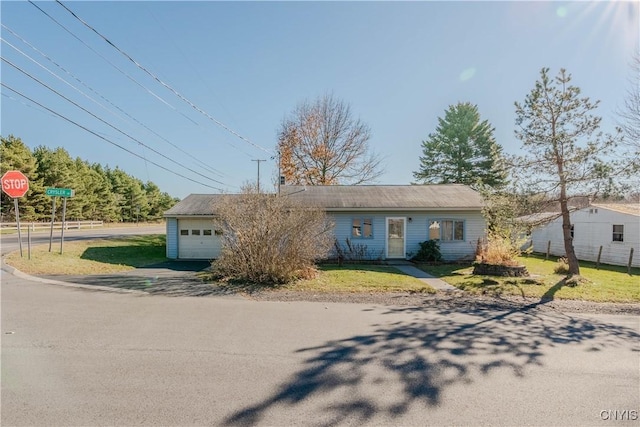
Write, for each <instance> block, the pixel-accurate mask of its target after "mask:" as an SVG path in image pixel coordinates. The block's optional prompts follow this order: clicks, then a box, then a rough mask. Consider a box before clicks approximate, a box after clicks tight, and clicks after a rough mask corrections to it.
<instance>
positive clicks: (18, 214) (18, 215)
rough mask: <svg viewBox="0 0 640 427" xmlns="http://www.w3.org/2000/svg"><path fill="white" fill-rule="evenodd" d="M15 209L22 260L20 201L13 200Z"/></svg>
mask: <svg viewBox="0 0 640 427" xmlns="http://www.w3.org/2000/svg"><path fill="white" fill-rule="evenodd" d="M13 207H14V209H15V211H16V223H18V244H19V245H20V258H22V233H21V230H20V211H19V210H18V199H17V198H16V199H13Z"/></svg>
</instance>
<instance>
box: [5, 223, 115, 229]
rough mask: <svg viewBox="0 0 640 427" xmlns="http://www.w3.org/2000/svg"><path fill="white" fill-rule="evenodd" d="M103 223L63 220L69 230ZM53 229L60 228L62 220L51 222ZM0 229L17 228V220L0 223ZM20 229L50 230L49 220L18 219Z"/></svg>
mask: <svg viewBox="0 0 640 427" xmlns="http://www.w3.org/2000/svg"><path fill="white" fill-rule="evenodd" d="M103 225H104V222H103V221H65V224H64V229H65V230H71V229H77V230H80V229H82V228H96V227H102V226H103ZM53 228H54V229H58V230H60V229H62V221H58V222H54V223H53ZM0 229H2V230H17V229H18V223H17V222H3V223H0ZM20 230H31V231H36V230H51V222H24V221H20Z"/></svg>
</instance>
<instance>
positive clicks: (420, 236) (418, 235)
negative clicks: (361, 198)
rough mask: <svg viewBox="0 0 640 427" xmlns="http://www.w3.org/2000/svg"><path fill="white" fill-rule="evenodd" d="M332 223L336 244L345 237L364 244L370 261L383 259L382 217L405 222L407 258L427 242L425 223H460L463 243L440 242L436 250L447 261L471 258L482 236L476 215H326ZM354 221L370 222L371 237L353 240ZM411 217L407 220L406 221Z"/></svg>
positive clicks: (482, 228)
mask: <svg viewBox="0 0 640 427" xmlns="http://www.w3.org/2000/svg"><path fill="white" fill-rule="evenodd" d="M329 215H330V216H331V218H332V219H333V220H334V223H335V229H334V234H335V236H336V239H337V240H338V242H339V243H340V244H341V245H342V246H345V239H346V238H349V239H350V240H351V242H352V243H353V244H361V245H366V246H367V250H368V252H369V254H370V256H371V258H373V259H375V258H377V257H378V256H380V257H382V258H384V256H385V245H386V218H388V217H404V218H406V219H407V222H406V226H407V234H406V247H407V254H408V256H407V257H408V258H410V257H412V256H413V255H415V254H416V253H417V252H418V250H419V249H420V242H424V241H425V240H428V229H429V221H433V220H443V219H453V220H462V221H464V224H465V225H464V240H463V241H460V242H440V251H441V252H442V256H443V258H444V259H445V260H447V261H455V260H459V259H465V258H466V259H472V258H473V256H474V254H475V250H476V244H477V242H478V239H479V238H482V237H484V236H485V229H486V225H485V221H484V218H483V217H482V214H481V213H480V212H455V213H453V212H452V213H447V212H437V213H436V212H407V211H394V212H330V213H329ZM354 218H361V219H369V218H371V219H372V220H373V237H371V238H354V237H352V236H351V227H352V221H353V219H354ZM409 218H411V221H409Z"/></svg>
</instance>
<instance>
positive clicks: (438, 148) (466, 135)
mask: <svg viewBox="0 0 640 427" xmlns="http://www.w3.org/2000/svg"><path fill="white" fill-rule="evenodd" d="M493 131H494V129H493V127H491V125H490V124H489V122H488V121H487V120H483V121H481V120H480V113H479V112H478V107H477V106H476V105H473V104H470V103H468V102H466V103H458V104H456V105H451V106H449V109H448V110H446V112H445V116H444V118H438V127H437V128H436V131H435V132H434V133H431V134H429V137H428V138H427V140H425V141H423V142H422V153H423V155H422V156H420V169H419V170H418V171H415V172H414V173H413V176H414V177H415V178H416V179H417V180H419V181H421V182H422V183H429V184H467V185H488V186H490V187H502V186H503V185H504V184H505V182H506V169H505V167H504V163H503V157H502V147H501V146H500V145H498V144H497V143H496V141H495V139H494V137H493Z"/></svg>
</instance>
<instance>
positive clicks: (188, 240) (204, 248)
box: [177, 218, 221, 259]
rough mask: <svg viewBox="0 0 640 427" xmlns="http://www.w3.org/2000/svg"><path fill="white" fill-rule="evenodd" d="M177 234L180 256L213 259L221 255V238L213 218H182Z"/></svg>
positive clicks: (179, 221) (182, 257)
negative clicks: (216, 230)
mask: <svg viewBox="0 0 640 427" xmlns="http://www.w3.org/2000/svg"><path fill="white" fill-rule="evenodd" d="M183 231H184V232H185V233H186V234H185V235H183V234H182V232H183ZM177 234H178V258H180V259H213V258H217V257H218V256H220V250H221V239H220V236H219V235H216V233H215V227H214V222H213V220H212V219H182V218H181V219H179V220H178V233H177Z"/></svg>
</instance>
